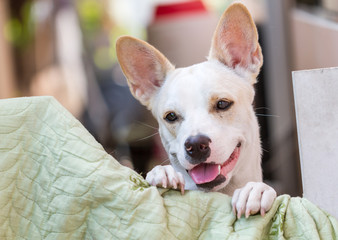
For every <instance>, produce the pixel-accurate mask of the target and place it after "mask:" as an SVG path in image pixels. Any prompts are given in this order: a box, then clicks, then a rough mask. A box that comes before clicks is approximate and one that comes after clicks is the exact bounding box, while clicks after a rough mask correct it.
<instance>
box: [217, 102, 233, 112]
mask: <svg viewBox="0 0 338 240" xmlns="http://www.w3.org/2000/svg"><path fill="white" fill-rule="evenodd" d="M232 104H233V102H231V101H228V100H219V101H218V102H217V105H216V107H217V109H218V110H227V109H229V108H230V107H231V105H232Z"/></svg>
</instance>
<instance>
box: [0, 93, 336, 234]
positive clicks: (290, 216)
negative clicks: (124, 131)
mask: <svg viewBox="0 0 338 240" xmlns="http://www.w3.org/2000/svg"><path fill="white" fill-rule="evenodd" d="M337 232H338V224H337V221H336V220H335V219H333V218H332V217H331V216H329V215H327V214H325V213H324V212H322V211H321V210H320V209H318V208H317V207H315V206H314V205H312V204H311V203H310V202H308V201H307V200H306V199H301V198H291V199H290V197H289V196H286V195H284V196H280V197H278V198H277V200H276V201H275V204H274V205H273V208H272V209H271V210H270V211H269V212H268V213H267V215H266V216H265V217H264V218H262V217H260V216H252V217H250V218H249V219H244V218H242V219H239V220H236V218H235V217H234V216H233V215H232V213H231V205H230V198H229V197H228V196H226V195H223V194H220V193H203V192H198V191H188V192H187V193H186V194H185V195H184V196H181V195H180V193H179V192H178V191H173V190H170V191H168V190H165V189H156V188H155V187H149V186H148V185H147V183H146V182H145V181H144V179H142V177H141V176H139V175H138V174H136V173H135V172H134V171H132V170H130V169H128V168H125V167H123V166H121V165H119V163H117V162H116V161H115V160H114V159H113V158H112V157H111V156H110V155H108V154H107V153H106V152H105V151H104V150H103V148H102V147H101V146H100V145H99V144H98V143H97V142H96V141H95V139H94V138H93V137H92V136H91V135H90V134H89V133H88V132H87V131H86V129H85V128H84V127H83V126H82V125H81V124H80V123H79V122H78V121H77V120H76V119H74V118H73V116H72V115H71V114H70V113H68V112H67V111H66V110H65V109H64V108H63V107H62V106H60V104H59V103H58V102H57V101H56V100H54V99H53V98H51V97H34V98H19V99H8V100H0V239H289V238H290V239H337Z"/></svg>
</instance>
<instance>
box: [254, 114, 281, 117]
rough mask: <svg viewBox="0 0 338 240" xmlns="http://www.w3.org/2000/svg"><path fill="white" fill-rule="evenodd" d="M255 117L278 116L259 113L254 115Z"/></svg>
mask: <svg viewBox="0 0 338 240" xmlns="http://www.w3.org/2000/svg"><path fill="white" fill-rule="evenodd" d="M256 116H259V117H279V116H278V115H272V114H260V113H256Z"/></svg>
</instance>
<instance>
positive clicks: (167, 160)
mask: <svg viewBox="0 0 338 240" xmlns="http://www.w3.org/2000/svg"><path fill="white" fill-rule="evenodd" d="M164 163H170V160H169V158H167V159H166V160H164V161H163V162H161V163H160V165H162V164H164Z"/></svg>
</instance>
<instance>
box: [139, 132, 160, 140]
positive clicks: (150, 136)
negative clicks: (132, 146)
mask: <svg viewBox="0 0 338 240" xmlns="http://www.w3.org/2000/svg"><path fill="white" fill-rule="evenodd" d="M157 134H158V132H156V133H153V134H151V135H149V136H146V137H144V138H141V139H138V140H137V141H136V142H139V141H143V140H146V139H149V138H152V137H154V136H156V135H157Z"/></svg>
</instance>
